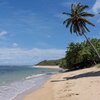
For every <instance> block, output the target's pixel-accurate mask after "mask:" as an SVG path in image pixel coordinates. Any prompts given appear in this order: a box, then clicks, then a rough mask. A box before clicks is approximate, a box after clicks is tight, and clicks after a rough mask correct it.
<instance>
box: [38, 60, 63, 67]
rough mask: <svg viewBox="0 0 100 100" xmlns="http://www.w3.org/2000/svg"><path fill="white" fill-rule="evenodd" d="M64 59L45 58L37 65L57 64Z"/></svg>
mask: <svg viewBox="0 0 100 100" xmlns="http://www.w3.org/2000/svg"><path fill="white" fill-rule="evenodd" d="M61 60H62V59H58V60H44V61H41V62H40V63H38V64H37V65H42V66H46V65H50V66H55V65H60V62H61Z"/></svg>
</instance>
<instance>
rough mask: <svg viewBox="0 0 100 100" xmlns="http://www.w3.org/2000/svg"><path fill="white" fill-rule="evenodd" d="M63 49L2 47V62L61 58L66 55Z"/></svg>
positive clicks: (0, 54)
mask: <svg viewBox="0 0 100 100" xmlns="http://www.w3.org/2000/svg"><path fill="white" fill-rule="evenodd" d="M64 55H65V50H63V49H38V48H33V49H22V48H0V64H1V65H2V64H3V65H5V64H12V65H14V64H15V65H16V64H17V65H20V64H30V65H31V64H34V63H37V62H39V61H41V60H48V59H59V58H62V57H64Z"/></svg>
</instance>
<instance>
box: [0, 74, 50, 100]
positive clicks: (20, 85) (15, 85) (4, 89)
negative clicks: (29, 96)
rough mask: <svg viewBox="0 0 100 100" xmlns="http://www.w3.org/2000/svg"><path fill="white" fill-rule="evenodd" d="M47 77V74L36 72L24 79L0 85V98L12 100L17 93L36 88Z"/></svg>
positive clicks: (0, 99)
mask: <svg viewBox="0 0 100 100" xmlns="http://www.w3.org/2000/svg"><path fill="white" fill-rule="evenodd" d="M49 77H50V76H49V75H45V74H37V75H32V76H28V77H26V79H25V80H21V81H17V82H12V83H10V84H8V85H5V86H0V100H12V99H14V98H15V97H16V96H17V95H18V94H21V93H23V92H25V91H27V90H29V89H31V88H33V89H37V88H38V87H39V86H41V85H42V84H43V83H44V82H45V81H46V80H47V79H48V78H49Z"/></svg>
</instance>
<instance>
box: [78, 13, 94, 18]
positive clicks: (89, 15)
mask: <svg viewBox="0 0 100 100" xmlns="http://www.w3.org/2000/svg"><path fill="white" fill-rule="evenodd" d="M80 15H81V16H83V17H93V16H95V15H94V14H91V13H88V12H82V13H81V14H80Z"/></svg>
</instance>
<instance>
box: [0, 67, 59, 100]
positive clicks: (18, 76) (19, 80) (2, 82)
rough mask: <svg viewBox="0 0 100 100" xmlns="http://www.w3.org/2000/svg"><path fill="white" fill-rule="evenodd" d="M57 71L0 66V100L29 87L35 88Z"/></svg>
mask: <svg viewBox="0 0 100 100" xmlns="http://www.w3.org/2000/svg"><path fill="white" fill-rule="evenodd" d="M58 71H59V70H58V69H48V68H34V67H32V66H0V100H13V99H14V98H15V97H16V96H17V95H18V94H21V93H23V92H25V91H27V90H29V89H31V88H34V89H37V88H38V87H39V86H41V85H42V84H43V83H44V82H45V81H47V80H48V78H49V77H50V76H51V74H53V73H56V72H58Z"/></svg>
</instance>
